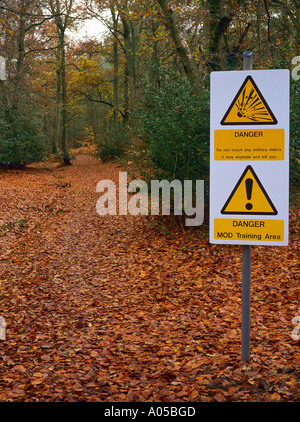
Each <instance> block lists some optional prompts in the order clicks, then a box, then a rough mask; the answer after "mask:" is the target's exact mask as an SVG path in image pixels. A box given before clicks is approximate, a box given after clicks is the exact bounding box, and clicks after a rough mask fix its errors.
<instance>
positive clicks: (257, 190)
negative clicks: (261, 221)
mask: <svg viewBox="0 0 300 422" xmlns="http://www.w3.org/2000/svg"><path fill="white" fill-rule="evenodd" d="M221 214H254V215H255V214H256V215H259V214H261V215H277V210H276V208H275V207H274V205H273V203H272V201H271V199H270V198H269V196H268V194H267V192H266V191H265V189H264V187H263V185H262V184H261V182H260V180H259V179H258V177H257V175H256V173H255V171H254V170H253V168H252V167H251V166H247V167H246V169H245V171H244V172H243V174H242V176H241V177H240V179H239V181H238V182H237V184H236V186H235V187H234V189H233V191H232V192H231V194H230V196H229V198H228V199H227V201H226V203H225V205H224V207H223V208H222V210H221Z"/></svg>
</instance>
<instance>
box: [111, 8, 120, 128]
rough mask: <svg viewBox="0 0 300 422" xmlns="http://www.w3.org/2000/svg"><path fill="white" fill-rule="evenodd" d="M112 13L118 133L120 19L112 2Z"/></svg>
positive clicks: (114, 88) (114, 107)
mask: <svg viewBox="0 0 300 422" xmlns="http://www.w3.org/2000/svg"><path fill="white" fill-rule="evenodd" d="M110 12H111V16H112V19H113V34H114V43H113V66H114V76H113V90H114V92H113V113H114V131H115V133H117V132H118V129H119V51H118V40H117V36H118V18H117V16H116V13H115V8H114V2H113V1H111V2H110Z"/></svg>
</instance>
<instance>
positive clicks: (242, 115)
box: [221, 76, 278, 125]
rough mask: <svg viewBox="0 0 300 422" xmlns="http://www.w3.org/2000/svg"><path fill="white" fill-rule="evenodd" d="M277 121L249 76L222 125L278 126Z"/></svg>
mask: <svg viewBox="0 0 300 422" xmlns="http://www.w3.org/2000/svg"><path fill="white" fill-rule="evenodd" d="M277 123H278V122H277V119H276V117H275V116H274V114H273V113H272V110H271V109H270V107H269V106H268V103H267V102H266V100H265V99H264V97H263V95H262V93H261V92H260V90H259V89H258V87H257V85H256V83H255V82H254V80H253V78H252V77H251V76H247V77H246V79H245V81H244V82H243V84H242V86H241V88H240V89H239V91H238V93H237V94H236V96H235V98H234V99H233V101H232V103H231V104H230V106H229V108H228V110H227V111H226V113H225V115H224V117H223V119H222V120H221V125H276V124H277Z"/></svg>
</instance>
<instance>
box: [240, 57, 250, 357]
mask: <svg viewBox="0 0 300 422" xmlns="http://www.w3.org/2000/svg"><path fill="white" fill-rule="evenodd" d="M252 64H253V55H252V52H251V51H245V52H244V53H243V70H252ZM242 248H243V268H242V361H244V362H246V361H248V360H249V359H250V303H251V246H250V245H243V246H242Z"/></svg>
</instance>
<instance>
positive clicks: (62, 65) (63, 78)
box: [60, 31, 71, 165]
mask: <svg viewBox="0 0 300 422" xmlns="http://www.w3.org/2000/svg"><path fill="white" fill-rule="evenodd" d="M60 41H61V52H60V53H61V61H60V72H61V99H62V103H61V105H62V107H61V109H62V113H61V123H62V139H61V141H62V151H63V161H64V164H65V165H70V164H71V160H70V154H69V145H68V99H67V79H66V52H65V33H64V31H61V39H60Z"/></svg>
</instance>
